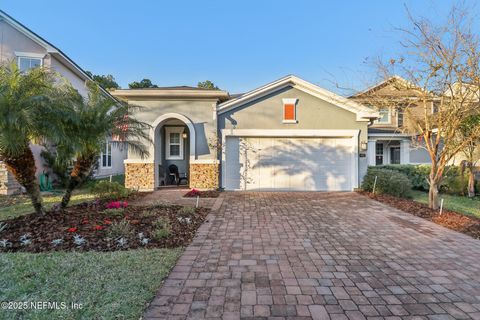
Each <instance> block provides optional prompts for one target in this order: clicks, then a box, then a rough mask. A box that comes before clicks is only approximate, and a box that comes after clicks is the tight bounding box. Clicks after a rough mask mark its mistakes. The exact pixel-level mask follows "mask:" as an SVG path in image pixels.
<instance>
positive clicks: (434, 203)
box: [428, 181, 440, 210]
mask: <svg viewBox="0 0 480 320" xmlns="http://www.w3.org/2000/svg"><path fill="white" fill-rule="evenodd" d="M428 206H429V207H430V208H431V209H433V210H438V208H439V207H440V203H439V199H438V183H437V182H432V181H430V189H429V191H428Z"/></svg>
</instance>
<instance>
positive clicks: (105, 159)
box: [100, 141, 112, 168]
mask: <svg viewBox="0 0 480 320" xmlns="http://www.w3.org/2000/svg"><path fill="white" fill-rule="evenodd" d="M100 160H101V167H102V168H111V167H112V143H111V142H110V141H107V142H106V143H105V149H104V150H103V151H102V154H101V155H100Z"/></svg>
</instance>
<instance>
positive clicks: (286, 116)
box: [283, 99, 297, 123]
mask: <svg viewBox="0 0 480 320" xmlns="http://www.w3.org/2000/svg"><path fill="white" fill-rule="evenodd" d="M296 104H297V99H283V122H285V123H296V122H297V110H296V109H297V106H296Z"/></svg>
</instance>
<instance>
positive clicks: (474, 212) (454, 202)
mask: <svg viewBox="0 0 480 320" xmlns="http://www.w3.org/2000/svg"><path fill="white" fill-rule="evenodd" d="M412 196H413V200H414V201H417V202H420V203H424V204H428V193H427V192H423V191H418V190H413V191H412ZM440 198H443V199H444V202H443V206H444V208H446V209H448V210H452V211H455V212H458V213H461V214H464V215H467V216H473V217H477V218H480V198H479V197H475V198H473V199H469V198H468V197H462V196H454V195H448V194H441V195H440Z"/></svg>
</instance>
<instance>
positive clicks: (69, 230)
mask: <svg viewBox="0 0 480 320" xmlns="http://www.w3.org/2000/svg"><path fill="white" fill-rule="evenodd" d="M77 230H78V229H77V228H75V227H71V228H68V229H67V231H68V232H77Z"/></svg>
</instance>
